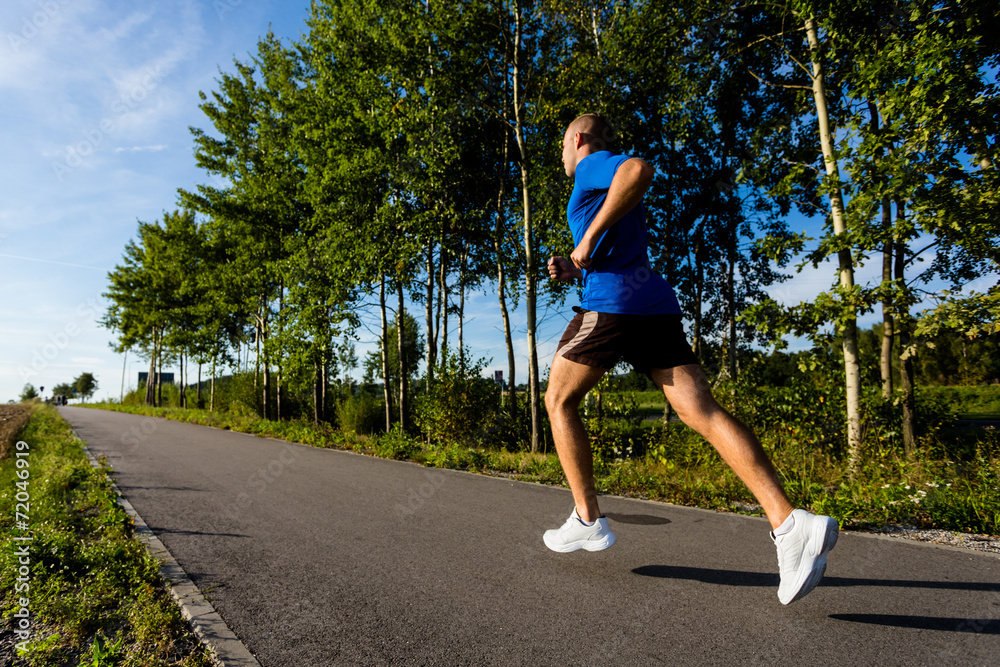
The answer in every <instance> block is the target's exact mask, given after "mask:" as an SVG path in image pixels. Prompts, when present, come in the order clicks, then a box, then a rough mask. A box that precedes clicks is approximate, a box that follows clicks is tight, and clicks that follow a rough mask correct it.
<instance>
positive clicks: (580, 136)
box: [573, 132, 587, 149]
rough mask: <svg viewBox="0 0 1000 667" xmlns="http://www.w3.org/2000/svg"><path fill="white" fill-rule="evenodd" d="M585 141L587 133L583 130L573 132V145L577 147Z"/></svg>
mask: <svg viewBox="0 0 1000 667" xmlns="http://www.w3.org/2000/svg"><path fill="white" fill-rule="evenodd" d="M585 143H587V134H586V133H585V132H575V133H574V134H573V146H575V147H576V148H577V149H579V148H580V147H581V146H583V145H584V144H585Z"/></svg>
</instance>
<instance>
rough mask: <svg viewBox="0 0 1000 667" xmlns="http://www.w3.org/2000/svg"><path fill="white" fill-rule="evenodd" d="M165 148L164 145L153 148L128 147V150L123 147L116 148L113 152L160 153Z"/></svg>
mask: <svg viewBox="0 0 1000 667" xmlns="http://www.w3.org/2000/svg"><path fill="white" fill-rule="evenodd" d="M166 148H167V146H166V144H156V145H155V146H129V147H128V148H125V147H123V146H119V147H118V148H116V149H115V152H116V153H126V152H127V153H139V152H143V151H162V150H165V149H166Z"/></svg>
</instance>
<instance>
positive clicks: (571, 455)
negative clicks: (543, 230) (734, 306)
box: [543, 114, 838, 604]
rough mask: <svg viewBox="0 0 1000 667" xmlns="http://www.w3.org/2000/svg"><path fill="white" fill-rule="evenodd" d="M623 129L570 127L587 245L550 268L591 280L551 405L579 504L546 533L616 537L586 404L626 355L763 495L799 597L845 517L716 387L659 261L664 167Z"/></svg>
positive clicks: (579, 545)
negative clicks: (787, 484)
mask: <svg viewBox="0 0 1000 667" xmlns="http://www.w3.org/2000/svg"><path fill="white" fill-rule="evenodd" d="M612 136H613V135H612V129H611V126H610V124H608V122H607V121H606V120H604V118H602V117H601V116H599V115H597V114H586V115H583V116H580V117H579V118H577V119H576V120H574V121H573V122H572V123H571V124H570V126H569V128H567V130H566V134H565V135H564V136H563V155H562V160H563V165H564V166H565V168H566V175H567V176H570V177H572V178H574V180H575V185H574V187H573V193H572V194H571V195H570V199H569V205H568V206H567V210H566V215H567V218H568V221H569V226H570V230H571V231H572V233H573V242H574V243H575V245H576V247H575V248H574V250H573V252H572V254H571V255H570V256H569V258H565V257H553V258H552V259H550V260H549V263H548V270H549V277H550V278H552V279H553V280H574V279H581V280H583V303H582V308H574V310H575V311H576V316H575V317H574V318H573V320H572V321H571V322H570V324H569V326H568V327H567V328H566V332H565V333H564V334H563V337H562V340H561V341H560V342H559V348H558V350H557V351H556V355H555V359H554V360H553V361H552V368H551V371H550V373H549V386H548V391H547V392H546V394H545V406H546V408H547V409H548V413H549V419H550V420H551V422H552V437H553V440H554V441H555V445H556V452H557V453H558V454H559V461H560V462H561V463H562V467H563V470H564V471H565V473H566V478H567V481H568V482H569V486H570V489H571V490H572V492H573V500H574V502H575V505H576V506H575V508H574V509H573V513H572V514H571V515H570V518H569V519H568V520H567V521H566V523H565V524H564V525H563V526H562V527H561V528H558V529H554V530H548V531H546V532H545V535H544V537H543V540H544V542H545V545H546V546H547V547H548V548H550V549H552V550H553V551H559V552H568V551H576V550H578V549H586V550H588V551H598V550H601V549H607V548H608V547H610V546H611V545H612V544H614V543H615V534H614V533H613V532H612V531H611V529H610V527H609V526H608V520H607V518H605V517H604V516H603V515H601V510H600V508H599V507H598V503H597V491H596V489H595V487H594V461H593V456H592V454H591V450H590V441H589V439H588V437H587V433H586V431H584V428H583V421H582V420H581V419H580V413H579V405H580V401H581V400H582V399H583V397H584V396H585V395H586V394H587V392H588V391H590V389H591V388H593V387H594V385H596V384H597V382H598V381H599V380H600V379H601V376H603V375H604V374H605V373H606V372H607V371H608V370H610V369H611V368H612V367H613V366H614V365H615V363H616V362H617V361H618V360H619V359H620V358H624V359H625V361H627V362H628V363H630V364H631V365H632V366H633V367H634V368H635V369H636V371H638V372H640V373H645V374H647V375H648V376H649V377H650V378H652V380H653V382H655V383H656V384H657V386H659V387H660V388H661V389H662V391H663V394H664V395H665V396H666V398H667V400H668V401H669V402H670V405H671V406H672V407H673V409H674V410H675V411H676V412H677V416H678V417H680V419H681V420H682V421H683V422H684V423H685V424H687V425H688V426H690V427H691V428H693V429H694V430H695V431H697V432H698V433H699V434H700V435H701V436H702V437H704V438H705V439H706V440H708V441H709V442H710V443H711V444H712V446H713V447H715V449H716V450H717V451H718V452H719V455H720V456H722V459H723V460H724V461H725V462H726V463H727V464H728V465H729V466H730V467H731V468H732V469H733V471H734V472H735V473H736V474H737V475H738V476H739V478H740V479H741V480H742V481H743V483H744V484H746V485H747V487H748V488H749V489H750V491H751V492H752V493H753V495H754V496H755V497H756V498H757V501H758V502H759V503H760V505H761V507H762V508H763V510H764V513H765V514H766V515H767V518H768V520H769V521H770V522H771V528H772V532H771V538H772V540H773V541H774V544H775V546H776V547H777V549H778V569H779V571H780V574H781V584H780V585H779V587H778V599H779V600H780V601H781V602H782V604H789V603H791V602H794V601H795V600H798V599H800V598H801V597H803V596H804V595H806V594H807V593H809V592H810V591H811V590H812V589H813V588H815V587H816V584H817V583H819V580H820V579H821V578H822V576H823V573H824V572H825V570H826V555H827V552H829V551H830V549H832V548H833V547H834V545H835V544H836V543H837V535H838V525H837V522H836V520H834V519H832V518H830V517H827V516H817V515H814V514H811V513H809V512H807V511H805V510H802V509H794V508H793V507H792V505H791V503H790V502H789V500H788V497H787V496H786V495H785V492H784V489H782V487H781V483H780V482H779V480H778V475H777V473H776V472H775V470H774V466H773V465H772V464H771V461H770V459H768V457H767V454H765V453H764V450H763V448H762V447H761V445H760V442H759V441H758V440H757V438H756V437H755V436H754V434H753V433H752V432H751V431H750V430H749V429H748V428H747V427H746V426H744V425H743V424H742V423H741V422H740V421H738V420H737V419H736V418H734V417H733V416H732V415H730V414H729V413H728V412H726V411H725V410H724V409H723V408H722V407H721V406H720V405H719V404H718V403H717V402H716V401H715V398H714V397H713V396H712V393H711V389H710V387H709V384H708V381H707V379H706V378H705V373H704V372H703V371H702V368H701V366H700V365H699V363H698V360H697V359H696V358H695V356H694V353H693V352H692V351H691V347H690V345H688V342H687V340H686V338H685V335H684V330H683V328H682V324H681V310H680V307H679V306H678V304H677V298H676V296H675V295H674V291H673V288H672V287H671V286H670V284H669V283H667V282H666V281H665V280H664V279H663V278H662V277H660V276H659V275H658V274H657V273H655V272H654V271H653V270H652V268H651V267H650V264H649V258H648V256H647V241H646V220H645V211H644V208H643V205H642V198H643V196H644V195H645V192H646V190H647V189H648V188H649V185H650V183H651V182H652V180H653V173H654V172H653V168H652V167H650V166H649V164H647V163H646V162H644V161H643V160H641V159H639V158H634V157H629V156H625V155H618V154H616V153H614V152H612V151H610V150H608V148H609V147H610V145H611V139H612Z"/></svg>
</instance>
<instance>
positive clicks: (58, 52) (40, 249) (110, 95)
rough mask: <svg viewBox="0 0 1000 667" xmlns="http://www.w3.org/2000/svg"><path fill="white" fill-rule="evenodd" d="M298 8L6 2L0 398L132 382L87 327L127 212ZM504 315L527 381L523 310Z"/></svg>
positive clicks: (150, 205) (193, 174)
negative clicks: (220, 92) (88, 378)
mask: <svg viewBox="0 0 1000 667" xmlns="http://www.w3.org/2000/svg"><path fill="white" fill-rule="evenodd" d="M308 6H309V3H308V1H307V0H292V1H286V2H277V1H261V0H258V1H254V2H249V1H245V0H214V1H212V2H209V1H208V0H204V1H202V2H195V1H193V0H178V1H177V2H170V3H128V2H113V1H110V0H35V1H29V0H8V1H7V2H5V3H3V5H2V7H0V99H2V100H3V101H2V103H0V114H2V122H0V144H2V145H3V147H4V157H5V159H4V160H3V162H2V164H0V183H2V189H0V193H2V196H0V267H2V271H0V293H2V295H3V297H2V301H0V350H2V354H0V402H6V401H8V400H11V399H16V398H17V396H18V395H19V393H20V392H21V389H22V388H23V387H24V385H25V383H28V382H30V383H31V384H33V385H34V386H35V387H36V388H37V387H40V386H44V387H46V392H45V394H46V395H48V394H50V388H51V387H52V386H54V385H55V384H57V383H60V382H71V381H72V380H73V378H75V377H76V376H78V375H79V374H80V373H83V372H93V373H94V374H95V375H96V376H97V379H98V382H99V390H98V392H97V397H98V398H104V397H115V398H117V397H118V396H119V394H120V391H121V388H122V380H123V365H124V369H125V386H126V388H127V387H128V386H129V385H134V384H135V378H136V374H137V373H138V372H139V371H140V370H144V364H143V362H141V361H140V360H139V359H138V358H137V357H136V356H134V355H133V356H130V357H129V358H128V359H124V358H123V357H122V355H119V354H115V353H114V352H113V351H112V350H111V348H110V346H109V343H110V342H111V341H112V336H111V334H110V332H108V331H107V330H105V329H103V328H102V327H100V325H99V324H98V323H97V320H98V318H99V317H100V316H101V315H102V314H103V313H104V311H105V309H106V307H107V303H106V302H105V300H104V298H103V297H102V296H101V294H102V293H103V292H104V291H105V289H106V286H107V273H108V271H109V270H111V269H112V268H113V267H114V266H115V264H116V263H118V262H119V261H120V260H121V257H122V252H123V250H124V247H125V244H126V243H127V242H128V241H129V240H130V239H132V238H133V236H134V235H135V230H136V222H137V220H143V221H153V220H156V219H157V218H159V217H161V216H162V214H163V213H164V212H165V211H168V210H173V209H174V208H175V207H176V202H177V197H176V192H177V188H186V189H192V188H193V187H194V186H195V185H196V184H197V183H199V182H205V181H206V174H204V173H203V172H201V171H200V170H198V169H197V168H196V166H195V161H194V156H193V143H192V139H191V134H190V132H189V131H188V128H189V127H190V126H194V127H200V128H205V129H208V127H209V125H208V122H207V118H206V117H205V116H204V115H203V114H202V113H201V111H200V110H199V109H198V102H199V99H198V92H199V91H205V92H206V93H207V92H209V91H211V90H214V89H215V87H216V84H215V78H216V77H217V75H218V72H219V69H220V68H221V69H223V70H225V71H231V70H232V62H233V59H234V58H238V59H241V60H245V59H247V57H248V54H249V53H250V52H252V51H254V50H255V47H256V43H257V40H258V38H259V37H260V36H262V35H263V34H265V33H266V31H267V30H268V28H269V27H270V28H271V29H272V30H273V31H274V32H275V34H276V35H278V36H279V37H284V38H296V37H298V35H299V34H300V33H301V32H302V31H303V30H304V29H305V24H304V20H305V18H306V16H307V13H308ZM877 271H878V267H877V266H876V265H875V263H872V264H870V265H869V266H867V267H864V268H862V269H860V270H859V281H863V280H866V279H869V278H875V275H876V273H877ZM832 279H833V272H832V269H831V268H829V267H827V268H823V269H821V270H819V271H807V272H806V273H804V274H802V275H800V276H798V277H796V279H794V280H793V281H792V282H791V283H786V284H785V285H782V286H779V287H777V288H776V289H775V290H774V296H775V297H776V298H778V300H779V301H782V302H785V303H797V302H798V301H799V300H801V299H804V298H809V297H811V296H812V295H815V294H816V293H817V292H819V291H820V290H822V289H824V288H826V287H827V286H829V284H830V283H831V282H832ZM518 284H520V283H518ZM682 298H683V295H682ZM570 305H571V304H570ZM568 311H569V308H568V305H567V306H564V307H554V308H550V309H544V308H543V309H541V310H540V312H539V317H540V325H539V333H538V340H539V343H540V347H539V359H540V361H541V363H542V365H543V367H547V366H548V362H549V359H551V356H552V354H553V353H554V350H555V345H556V343H557V342H558V340H559V336H560V334H561V332H562V330H563V328H564V327H565V324H566V321H567V317H568V315H567V313H568ZM466 312H467V319H466V329H465V331H466V334H465V335H466V342H467V344H468V345H469V346H470V347H472V348H473V351H474V354H475V355H476V356H477V357H487V358H490V357H492V359H493V362H492V364H491V365H490V366H489V368H488V370H489V371H492V370H493V369H501V368H504V369H505V368H506V353H505V351H504V345H503V331H502V328H501V326H502V325H501V320H500V316H499V312H498V307H497V300H496V296H495V294H494V293H493V292H492V291H490V292H489V293H485V294H484V293H477V294H470V295H468V297H467V310H466ZM570 314H571V313H570ZM418 317H419V315H418ZM875 319H877V316H870V317H868V318H866V319H865V320H863V324H869V325H870V324H871V323H872V322H874V321H875ZM513 321H514V325H515V329H516V331H515V338H516V344H517V351H518V357H519V361H518V380H519V381H522V382H523V381H524V379H525V377H526V375H527V370H526V359H527V355H526V350H527V344H526V341H525V326H524V314H523V310H522V311H515V312H514V313H513ZM455 324H456V323H455V321H454V319H453V320H452V329H451V331H450V334H449V337H450V339H451V341H452V342H453V343H454V342H455V341H457V331H456V330H455ZM374 330H375V329H372V331H374ZM358 335H359V338H360V340H359V342H358V343H357V347H358V353H359V357H361V356H363V354H364V352H365V351H367V350H368V349H372V347H373V337H374V336H373V334H372V333H370V332H369V331H365V330H364V329H362V330H361V331H359V332H358ZM194 370H195V369H192V372H194Z"/></svg>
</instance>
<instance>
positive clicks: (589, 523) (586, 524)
mask: <svg viewBox="0 0 1000 667" xmlns="http://www.w3.org/2000/svg"><path fill="white" fill-rule="evenodd" d="M580 523H582V524H583V525H585V526H593V525H594V524H595V523H597V522H596V521H584V520H583V519H580Z"/></svg>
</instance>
